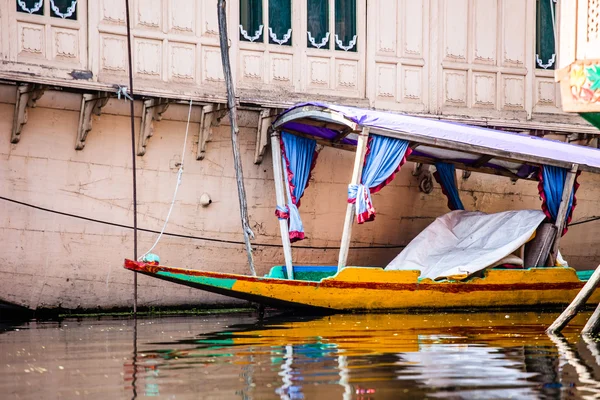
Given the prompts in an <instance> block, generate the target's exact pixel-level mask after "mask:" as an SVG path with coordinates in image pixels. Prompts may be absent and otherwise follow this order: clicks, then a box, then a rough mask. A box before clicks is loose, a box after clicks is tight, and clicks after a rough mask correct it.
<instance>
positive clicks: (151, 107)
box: [137, 98, 169, 156]
mask: <svg viewBox="0 0 600 400" xmlns="http://www.w3.org/2000/svg"><path fill="white" fill-rule="evenodd" d="M167 108H169V99H162V98H154V99H149V100H145V101H144V108H143V109H142V124H141V126H140V137H139V140H138V148H137V155H138V156H143V155H144V154H146V145H147V144H148V139H150V137H151V136H152V135H153V134H154V126H153V122H154V121H160V120H161V118H162V115H163V114H164V112H165V111H167Z"/></svg>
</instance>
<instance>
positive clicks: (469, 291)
mask: <svg viewBox="0 0 600 400" xmlns="http://www.w3.org/2000/svg"><path fill="white" fill-rule="evenodd" d="M125 268H127V269H130V270H132V271H137V272H140V273H143V274H146V275H150V276H154V277H157V278H160V279H164V280H168V281H172V282H177V283H180V284H184V285H186V286H191V287H196V288H198V289H202V290H207V291H211V292H214V293H219V294H224V295H227V296H231V297H235V298H239V299H245V300H249V301H254V302H257V303H260V304H264V305H267V306H275V307H280V308H289V307H293V308H319V309H328V310H332V311H354V310H363V311H377V310H380V311H383V310H407V309H471V308H506V307H540V306H558V305H565V304H568V303H570V302H571V301H572V300H573V298H574V297H575V296H576V295H577V293H578V292H579V290H581V288H582V287H583V285H584V283H585V282H582V281H581V280H579V278H578V277H577V274H576V272H575V270H574V269H572V268H531V269H526V270H517V269H512V270H511V269H505V270H502V269H498V270H496V269H490V270H487V271H485V276H484V277H483V278H472V279H470V280H468V281H444V282H434V281H431V280H429V279H424V280H419V272H418V271H385V270H383V269H381V268H366V267H347V268H345V269H343V270H342V271H340V272H339V273H337V274H335V275H334V276H331V277H329V278H324V279H321V280H319V281H301V280H289V279H280V278H272V277H268V276H267V277H251V276H245V275H238V274H228V273H218V272H205V271H198V270H192V269H183V268H173V267H165V266H158V265H150V264H145V263H141V262H136V261H131V260H125ZM599 301H600V290H596V291H595V292H594V294H593V295H592V296H591V297H590V299H589V301H588V304H597V303H598V302H599Z"/></svg>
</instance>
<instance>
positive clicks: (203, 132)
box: [196, 104, 227, 160]
mask: <svg viewBox="0 0 600 400" xmlns="http://www.w3.org/2000/svg"><path fill="white" fill-rule="evenodd" d="M225 114H227V105H226V104H210V105H206V106H203V107H202V113H201V114H200V131H199V132H198V149H197V150H196V160H204V156H205V155H206V144H207V143H208V142H210V139H211V136H212V127H213V126H219V124H220V123H221V119H223V117H225Z"/></svg>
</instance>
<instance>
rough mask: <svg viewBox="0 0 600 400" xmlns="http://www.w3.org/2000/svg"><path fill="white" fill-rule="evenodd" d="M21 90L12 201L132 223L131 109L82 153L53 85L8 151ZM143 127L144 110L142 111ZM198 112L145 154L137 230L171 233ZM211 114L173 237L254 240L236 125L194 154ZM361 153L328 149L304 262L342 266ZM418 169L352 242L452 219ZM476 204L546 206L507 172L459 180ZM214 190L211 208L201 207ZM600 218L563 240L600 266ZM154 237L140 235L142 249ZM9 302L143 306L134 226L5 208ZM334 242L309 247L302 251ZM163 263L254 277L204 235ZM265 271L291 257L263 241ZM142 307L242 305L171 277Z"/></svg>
mask: <svg viewBox="0 0 600 400" xmlns="http://www.w3.org/2000/svg"><path fill="white" fill-rule="evenodd" d="M14 91H15V87H14V86H9V85H0V195H1V196H4V197H7V198H10V199H14V200H17V201H20V202H25V203H29V204H33V205H36V206H39V207H43V208H48V209H51V210H56V211H60V212H65V213H70V214H75V215H80V216H85V217H89V218H94V219H98V220H103V221H110V222H113V223H116V224H123V225H132V221H133V213H132V183H131V182H132V171H131V141H130V140H131V139H130V131H129V126H130V125H129V124H130V122H129V117H128V116H127V113H128V104H127V103H126V102H125V101H122V100H121V101H119V100H117V99H113V100H110V101H109V103H108V104H107V106H106V107H105V108H104V109H103V114H102V115H101V116H100V117H97V116H94V117H93V129H92V131H91V132H90V134H89V136H88V139H87V141H86V146H85V149H84V150H82V151H76V150H74V143H75V136H76V130H77V122H78V118H79V105H80V95H77V94H72V93H63V92H57V91H48V92H46V94H45V95H44V96H43V97H42V98H41V99H40V100H39V102H38V106H37V107H36V108H33V109H29V119H28V122H27V124H25V126H24V128H23V133H22V138H21V141H20V142H19V143H17V144H11V143H10V130H11V126H12V120H13V112H14V96H15V95H14ZM136 113H137V120H136V129H138V128H139V124H140V119H139V114H140V113H141V103H140V104H138V103H136ZM186 118H187V106H184V105H172V106H170V107H169V109H168V111H167V112H166V113H165V114H164V116H163V120H162V121H160V122H155V124H154V127H155V132H154V136H153V137H151V138H150V141H149V144H148V146H147V152H146V155H145V156H143V157H137V168H138V175H137V177H138V203H139V205H138V214H139V215H138V221H139V226H140V227H142V228H147V229H154V230H160V228H161V227H162V224H163V221H164V218H165V216H166V214H167V211H168V207H169V204H170V201H171V198H172V195H173V190H174V185H175V181H176V175H177V168H176V167H175V164H176V162H178V161H180V155H181V149H182V145H183V138H184V134H185V128H186V122H185V120H186ZM257 118H258V113H256V112H250V111H245V112H241V115H240V124H241V126H242V128H241V131H240V146H241V153H242V160H243V165H244V174H245V183H246V190H247V195H248V207H249V213H250V221H251V226H252V228H253V229H254V232H255V233H256V239H255V241H254V242H255V243H263V244H280V239H279V233H278V223H277V219H276V218H275V216H274V209H275V193H274V185H273V172H272V166H271V155H270V151H267V155H266V156H265V158H264V161H263V162H262V164H260V165H255V164H254V163H253V160H254V148H255V136H256V124H257ZM198 119H199V112H198V110H195V109H194V112H193V113H192V122H191V124H190V130H189V132H190V134H189V137H188V141H187V149H186V156H185V157H186V158H185V172H184V175H183V183H182V186H181V187H180V190H179V194H178V199H177V203H176V205H175V208H174V210H173V214H172V215H171V219H170V222H169V226H168V228H167V231H168V232H173V233H179V234H184V235H193V236H201V237H207V238H211V239H225V240H233V241H240V242H241V241H242V240H243V238H242V234H241V230H240V221H239V210H238V199H237V191H236V184H235V173H234V170H233V161H232V153H231V142H230V136H229V126H228V122H227V121H226V120H225V121H223V124H222V125H221V126H219V127H216V128H215V129H214V133H213V137H212V141H211V142H209V143H208V148H207V152H206V158H205V159H204V160H202V161H197V160H196V159H195V152H196V146H197V135H198ZM352 163H353V153H350V152H346V151H342V150H336V149H333V148H324V149H323V150H322V151H321V152H320V154H319V159H318V163H317V166H316V168H315V171H314V173H313V177H312V181H311V182H310V186H309V187H308V189H307V191H306V194H305V196H304V197H303V199H302V205H301V207H300V211H301V215H302V217H303V221H304V226H305V230H306V234H307V236H308V239H307V240H304V241H302V242H299V243H297V244H296V245H295V247H294V261H295V263H296V264H300V265H302V264H321V265H323V264H325V265H326V264H330V265H333V264H336V262H337V254H338V250H337V246H338V245H339V242H340V238H341V229H342V222H343V218H344V213H345V209H346V187H347V183H348V181H349V179H350V175H351V168H352ZM412 169H413V165H412V163H408V164H406V165H405V166H404V167H403V169H402V171H401V172H400V173H399V174H398V175H397V177H396V179H395V180H394V181H393V182H392V184H391V185H390V186H389V187H387V188H386V189H385V190H383V191H382V192H380V193H377V194H375V195H374V196H373V202H374V204H375V208H376V210H377V218H376V220H375V221H374V222H371V223H367V224H364V225H361V226H356V225H355V228H354V230H353V238H352V239H353V241H352V245H353V246H370V245H375V246H377V245H405V244H407V243H408V242H409V241H410V240H411V238H413V237H414V236H415V235H416V234H417V233H418V232H419V231H420V230H421V229H423V228H424V227H425V226H426V225H427V224H428V223H429V222H431V221H432V220H433V218H435V217H436V216H439V215H441V214H443V213H445V212H447V208H446V199H445V197H444V196H443V195H442V193H441V190H440V188H439V186H438V185H437V184H436V186H435V189H434V191H433V192H432V193H431V194H429V195H427V194H423V193H421V192H420V191H419V190H418V187H417V184H418V182H417V180H416V178H415V177H413V176H412V174H411V172H412ZM580 183H581V184H582V185H581V188H580V191H579V192H578V195H577V200H578V207H577V210H576V213H575V220H579V219H582V218H585V217H588V216H592V215H596V214H597V209H598V200H597V199H598V198H599V195H600V189H599V185H598V184H599V183H600V181H599V180H598V178H597V177H593V176H591V175H590V174H583V175H582V176H581V179H580ZM459 185H460V188H461V196H462V198H463V202H464V203H465V206H466V208H467V209H470V210H474V209H478V210H483V211H501V210H505V209H521V208H539V206H540V200H539V196H538V193H537V185H536V183H535V182H526V181H519V182H517V183H516V184H512V183H511V182H510V180H508V179H507V178H501V177H494V176H484V175H481V174H475V173H474V174H472V175H471V177H470V178H469V179H468V180H462V179H459ZM202 193H208V194H209V195H210V196H211V198H212V200H213V203H212V204H210V205H209V206H208V207H206V208H204V207H202V206H200V204H199V198H200V196H201V194H202ZM599 233H600V222H593V223H590V224H585V225H580V226H576V227H573V228H572V229H571V230H570V231H569V233H568V235H567V236H566V237H565V239H564V240H563V242H562V244H563V245H562V248H563V253H564V254H565V256H566V257H567V260H568V261H570V262H571V264H573V265H575V266H576V267H580V268H591V267H595V265H596V264H597V263H598V262H600V251H599V250H598V249H597V247H596V246H595V245H594V244H595V240H594V238H595V237H598V234H599ZM155 238H156V235H154V234H149V233H140V235H139V239H140V241H139V249H140V253H143V252H145V251H146V250H147V249H148V248H150V246H151V245H152V243H153V242H154V240H155ZM0 243H2V246H1V251H0V276H2V279H0V300H4V301H9V302H13V303H16V304H21V305H24V306H28V307H31V308H41V307H58V306H61V307H65V308H77V307H82V308H94V307H117V306H118V307H122V306H128V305H130V304H131V298H132V278H133V275H132V273H131V272H129V271H126V270H124V269H123V268H122V262H123V259H124V258H126V257H129V258H131V257H132V254H133V235H132V231H131V230H130V229H125V228H120V227H114V226H109V225H102V224H98V223H94V222H89V221H85V220H81V219H76V218H71V217H68V216H62V215H57V214H53V213H49V212H46V211H42V210H38V209H34V208H31V207H26V206H23V205H19V204H15V203H11V202H8V201H5V200H0ZM310 246H315V247H331V249H320V248H319V249H311V248H301V247H310ZM398 251H399V249H397V248H396V249H377V248H375V249H364V250H351V251H350V257H349V264H351V265H352V264H353V265H384V264H386V263H387V262H388V261H389V260H391V259H392V258H393V257H394V256H395V255H396V254H397V253H398ZM154 252H156V253H157V254H159V255H160V256H161V260H162V263H163V264H166V265H175V266H185V267H189V268H197V269H204V270H213V271H226V272H234V273H248V272H249V271H248V267H247V265H246V255H245V252H244V247H243V246H242V245H237V244H226V243H218V242H211V241H204V240H196V239H182V238H173V237H163V239H162V240H161V242H160V243H159V245H158V246H157V248H156V249H155V251H154ZM255 259H256V264H257V270H258V273H259V274H265V273H267V272H268V270H269V268H270V267H271V266H273V265H278V264H279V265H280V264H282V263H283V254H282V251H281V249H280V248H279V247H265V246H258V245H257V246H256V247H255ZM139 296H140V297H139V298H140V305H144V306H145V305H148V306H158V305H178V304H201V303H222V302H230V300H228V299H226V298H224V297H221V296H217V295H212V294H207V293H204V292H201V291H197V290H192V289H187V288H185V287H182V286H177V285H175V284H171V283H167V282H162V281H159V280H155V279H151V278H147V277H144V276H140V277H139Z"/></svg>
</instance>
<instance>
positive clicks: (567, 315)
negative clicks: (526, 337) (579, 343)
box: [546, 265, 600, 334]
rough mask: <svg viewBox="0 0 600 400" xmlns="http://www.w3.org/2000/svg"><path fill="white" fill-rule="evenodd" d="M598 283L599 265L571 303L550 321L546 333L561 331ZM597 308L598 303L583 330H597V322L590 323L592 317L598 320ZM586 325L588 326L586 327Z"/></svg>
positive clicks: (582, 305) (599, 278)
mask: <svg viewBox="0 0 600 400" xmlns="http://www.w3.org/2000/svg"><path fill="white" fill-rule="evenodd" d="M598 283H600V265H598V267H596V270H595V271H594V273H593V274H592V276H591V277H590V279H589V280H588V281H587V282H586V283H585V285H584V286H583V288H581V291H580V292H579V293H578V294H577V296H575V299H573V301H572V302H571V304H569V306H568V307H567V308H566V309H565V311H563V312H562V314H560V316H559V317H558V318H556V320H555V321H554V322H553V323H552V325H550V326H549V327H548V329H546V333H549V334H556V333H559V332H560V331H562V330H563V328H564V327H565V326H567V324H568V323H569V321H571V320H572V319H573V318H575V316H576V315H577V313H578V312H579V311H580V310H581V309H582V308H583V307H584V306H585V303H587V301H588V299H589V298H590V297H591V296H592V294H593V293H594V290H595V289H596V286H598ZM599 308H600V305H599V306H598V308H596V311H595V312H594V314H593V315H592V317H590V319H589V320H588V323H587V324H586V325H585V327H584V328H583V330H584V331H586V329H589V330H590V331H591V330H592V329H594V332H597V331H598V325H597V324H598V323H597V322H594V323H592V324H590V321H592V318H595V320H596V321H597V320H598V314H599V313H600V311H599ZM588 325H590V326H589V327H588Z"/></svg>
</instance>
